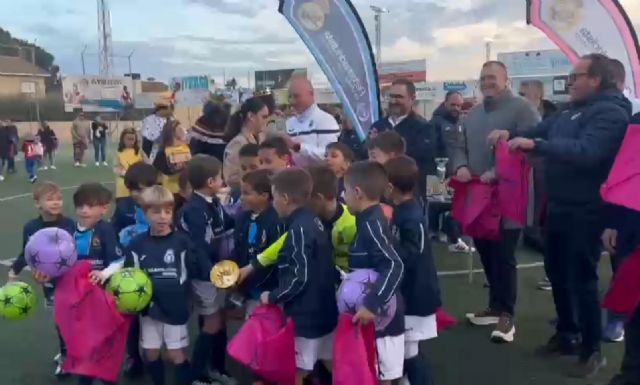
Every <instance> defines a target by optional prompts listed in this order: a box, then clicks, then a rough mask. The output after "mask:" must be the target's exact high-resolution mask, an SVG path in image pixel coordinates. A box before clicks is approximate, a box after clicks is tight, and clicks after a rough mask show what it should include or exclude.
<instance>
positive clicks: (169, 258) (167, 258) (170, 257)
mask: <svg viewBox="0 0 640 385" xmlns="http://www.w3.org/2000/svg"><path fill="white" fill-rule="evenodd" d="M175 261H176V255H175V253H174V252H173V249H169V250H167V252H166V253H164V263H166V264H167V265H171V264H172V263H174V262H175Z"/></svg>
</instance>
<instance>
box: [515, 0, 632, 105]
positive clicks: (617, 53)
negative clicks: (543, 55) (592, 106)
mask: <svg viewBox="0 0 640 385" xmlns="http://www.w3.org/2000/svg"><path fill="white" fill-rule="evenodd" d="M526 1H527V23H529V24H532V25H533V26H535V27H536V28H538V29H540V30H541V31H542V32H544V34H545V35H547V37H549V39H551V40H552V41H553V42H554V43H555V44H556V45H557V46H558V48H560V50H562V52H563V53H564V54H565V55H566V56H567V58H569V61H571V62H572V63H575V62H576V61H578V59H579V58H580V56H583V55H586V54H590V53H601V54H605V55H607V56H609V57H611V58H616V59H618V60H620V61H621V62H622V63H623V64H624V66H625V68H626V70H627V82H626V83H627V84H626V88H627V91H626V93H628V96H629V97H630V98H633V99H640V45H639V44H638V36H637V35H636V32H635V30H634V28H633V24H632V23H631V20H630V19H629V16H628V15H627V13H626V12H625V11H624V8H623V7H622V5H621V4H620V2H619V1H618V0H526Z"/></svg>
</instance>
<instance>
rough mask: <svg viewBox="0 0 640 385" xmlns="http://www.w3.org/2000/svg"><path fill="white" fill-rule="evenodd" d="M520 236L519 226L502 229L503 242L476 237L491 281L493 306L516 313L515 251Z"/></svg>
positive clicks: (476, 244)
mask: <svg viewBox="0 0 640 385" xmlns="http://www.w3.org/2000/svg"><path fill="white" fill-rule="evenodd" d="M519 239H520V230H519V229H509V230H507V229H502V230H500V240H499V241H488V240H485V239H474V240H473V244H474V245H475V247H476V249H477V250H478V254H480V260H481V261H482V266H483V268H484V273H485V275H486V276H487V281H488V283H489V308H490V309H491V310H493V311H497V312H500V313H507V314H510V315H514V314H515V305H516V296H517V293H518V271H517V269H516V256H515V251H516V246H517V245H518V240H519Z"/></svg>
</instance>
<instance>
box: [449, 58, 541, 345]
mask: <svg viewBox="0 0 640 385" xmlns="http://www.w3.org/2000/svg"><path fill="white" fill-rule="evenodd" d="M507 83H508V74H507V67H506V66H505V65H504V63H502V62H499V61H488V62H486V63H484V65H483V66H482V71H481V72H480V91H481V92H482V94H483V96H484V99H483V102H482V104H478V105H476V106H475V107H473V108H472V109H471V110H470V111H469V114H468V115H467V117H466V118H465V119H464V121H463V124H462V133H461V135H460V138H459V141H458V144H457V145H456V148H455V152H454V157H453V162H452V165H453V169H454V170H455V178H456V179H457V180H458V181H460V182H462V183H467V182H469V181H471V179H472V178H473V177H479V178H480V181H481V182H483V183H493V182H494V181H495V179H496V176H495V157H494V152H493V149H492V148H491V147H490V146H489V145H488V144H487V138H488V137H489V133H491V132H492V130H495V129H496V127H503V128H504V129H512V130H514V131H515V132H520V131H522V130H524V129H527V128H529V127H531V126H533V125H535V124H537V123H538V122H539V121H540V116H539V115H538V113H537V112H536V111H535V110H534V108H533V107H532V106H531V104H530V103H527V102H526V101H525V100H524V99H522V98H521V97H518V96H515V95H513V93H512V92H511V90H510V89H509V88H508V87H507ZM521 227H522V226H521V225H519V224H517V223H513V222H511V221H507V220H503V221H502V224H501V230H500V240H499V241H493V240H486V239H474V244H475V246H476V249H477V250H478V253H479V254H480V259H481V261H482V265H483V268H484V272H485V275H486V277H487V281H488V283H489V306H488V307H487V308H486V309H485V310H483V311H480V312H477V313H469V314H467V319H468V320H469V322H471V323H472V324H473V325H478V326H486V325H496V328H495V330H494V331H493V332H492V333H491V340H492V341H493V342H513V340H514V336H515V322H514V315H515V306H516V296H517V285H518V276H517V270H516V258H515V249H516V246H517V244H518V240H519V239H520V231H521Z"/></svg>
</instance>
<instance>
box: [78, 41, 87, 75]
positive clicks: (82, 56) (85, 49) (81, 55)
mask: <svg viewBox="0 0 640 385" xmlns="http://www.w3.org/2000/svg"><path fill="white" fill-rule="evenodd" d="M86 52H87V45H86V44H85V45H84V48H82V52H80V60H81V61H82V75H86V74H87V69H86V67H85V63H84V54H85V53H86Z"/></svg>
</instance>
